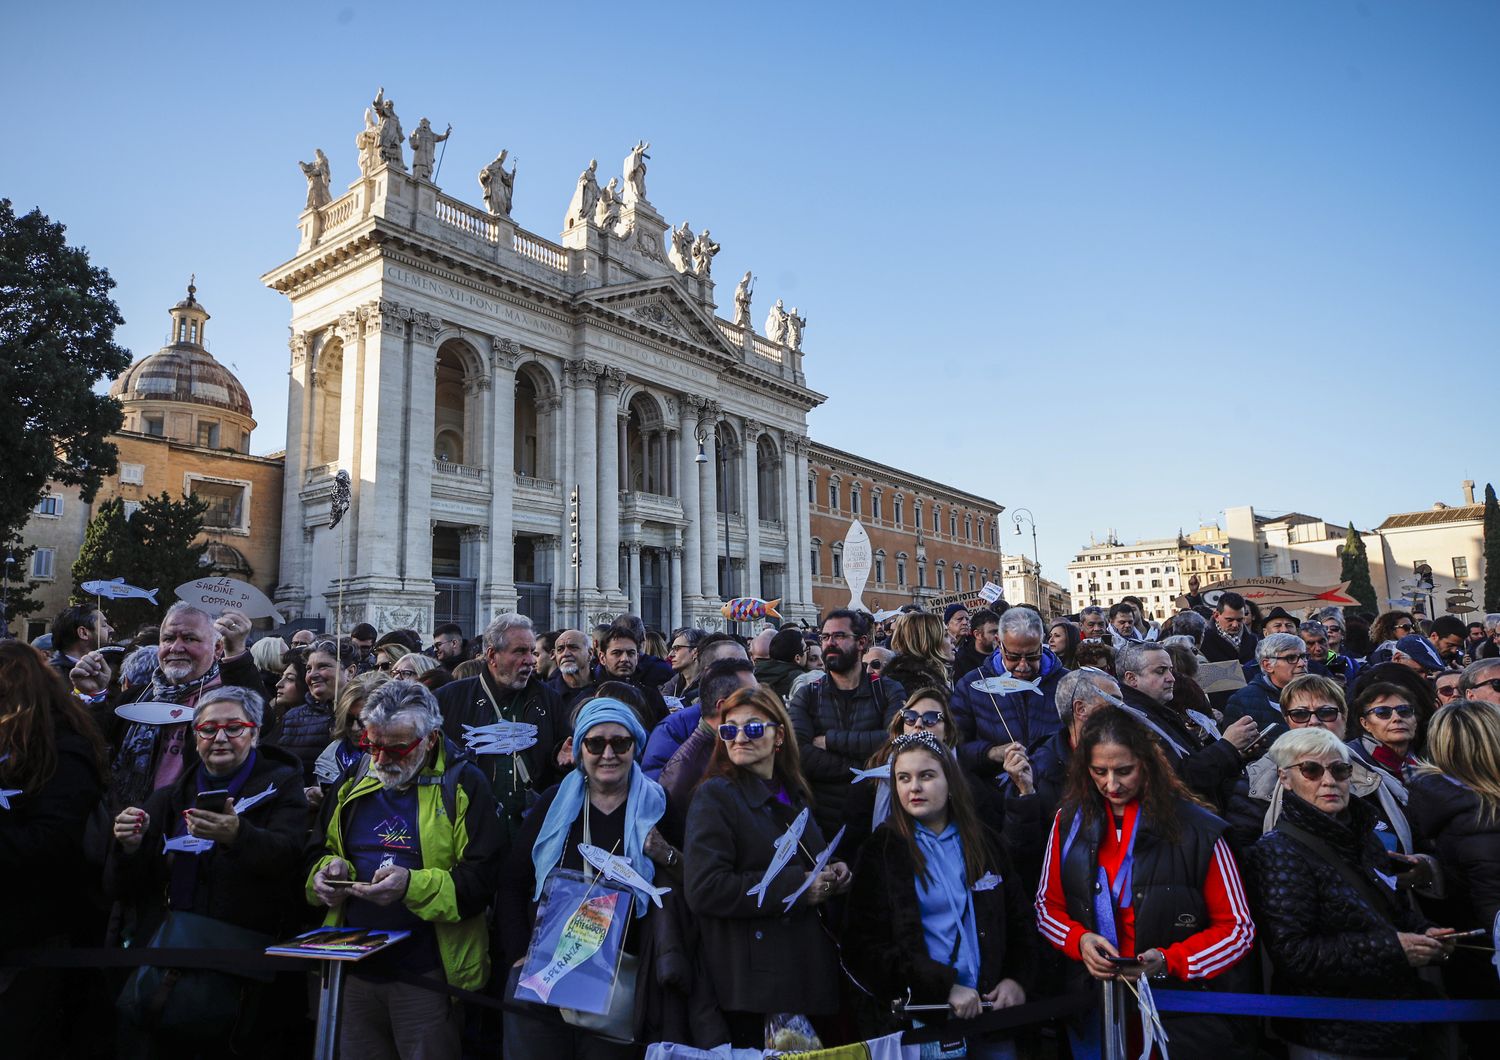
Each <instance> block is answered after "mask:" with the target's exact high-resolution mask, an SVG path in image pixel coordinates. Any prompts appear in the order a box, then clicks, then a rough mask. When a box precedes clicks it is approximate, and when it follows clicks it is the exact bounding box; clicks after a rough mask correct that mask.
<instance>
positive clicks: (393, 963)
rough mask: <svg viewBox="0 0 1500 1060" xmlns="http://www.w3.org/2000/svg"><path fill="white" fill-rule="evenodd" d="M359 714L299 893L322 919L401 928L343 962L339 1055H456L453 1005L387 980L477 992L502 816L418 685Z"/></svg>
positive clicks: (370, 703)
mask: <svg viewBox="0 0 1500 1060" xmlns="http://www.w3.org/2000/svg"><path fill="white" fill-rule="evenodd" d="M360 717H361V719H362V720H363V722H364V726H365V730H364V736H363V737H362V738H361V740H360V746H361V747H362V748H363V749H364V751H365V757H364V758H363V759H361V761H360V764H359V765H358V766H357V767H355V768H354V769H353V770H352V772H351V774H350V775H349V776H348V777H347V778H346V779H345V780H344V782H343V783H342V784H340V785H339V788H338V791H337V792H336V793H335V794H334V795H333V797H331V798H328V799H325V800H324V802H323V811H322V815H321V817H320V820H319V823H318V829H317V831H316V832H315V833H314V834H315V835H318V836H321V837H322V844H321V847H320V849H319V850H318V852H317V860H316V861H315V862H314V863H313V864H312V866H311V868H310V871H309V873H308V877H307V892H308V898H309V901H311V902H313V903H314V904H320V905H323V906H326V907H327V909H328V914H327V917H326V918H325V919H324V924H325V925H327V926H330V927H333V926H342V927H347V928H368V929H375V930H389V931H409V932H411V934H410V936H409V937H408V938H406V939H404V940H402V941H401V942H400V943H398V944H397V945H396V946H393V947H391V948H390V949H388V950H384V951H382V952H381V953H379V954H376V955H375V956H374V957H370V958H367V959H366V960H363V961H361V962H359V964H358V966H357V967H354V968H351V969H350V974H349V977H348V979H347V980H346V982H345V985H344V1008H343V1026H342V1033H341V1034H340V1038H339V1051H340V1053H341V1055H343V1056H371V1055H374V1056H387V1055H400V1056H419V1055H420V1056H430V1057H441V1058H457V1057H458V1056H459V1052H460V1050H459V1025H460V1020H459V1015H458V1014H459V1012H460V1010H459V1009H458V1008H457V1007H456V1006H454V1005H453V1004H452V1003H451V1002H450V1001H449V1000H448V998H447V997H446V996H445V995H443V994H438V993H434V992H432V991H429V990H423V989H422V988H420V987H417V986H413V985H411V984H408V983H403V982H399V981H397V980H396V979H395V976H397V975H422V976H428V977H431V978H433V979H438V980H439V981H442V982H446V983H448V985H450V986H455V987H459V988H461V989H465V990H479V989H481V988H483V986H484V985H485V980H486V974H485V973H486V970H487V966H488V960H487V954H488V951H489V928H488V925H487V923H486V921H485V909H486V907H488V906H489V904H490V902H491V901H492V899H493V897H494V894H495V889H496V887H497V886H498V884H499V877H500V865H501V860H502V844H503V836H504V826H503V825H502V824H501V822H500V820H499V818H498V817H496V815H495V800H494V797H493V796H492V795H491V793H490V782H489V778H487V777H486V776H485V775H484V774H483V773H481V772H480V771H479V769H478V768H476V767H475V766H473V765H472V764H470V763H469V762H467V761H465V760H464V759H463V758H462V757H461V755H460V752H459V750H458V748H457V747H455V746H454V744H453V743H452V742H451V741H449V740H447V739H445V738H444V736H443V715H442V713H441V711H440V709H439V708H438V703H437V700H436V699H435V698H434V697H433V695H432V693H431V692H429V691H428V690H427V688H426V687H425V686H423V685H421V684H418V683H417V682H415V681H392V682H391V683H389V684H386V685H382V686H381V687H380V688H377V689H376V690H375V691H374V692H372V693H371V694H370V698H369V699H368V700H366V702H365V709H364V711H363V712H362V713H361V715H360ZM347 881H354V882H352V883H349V882H347Z"/></svg>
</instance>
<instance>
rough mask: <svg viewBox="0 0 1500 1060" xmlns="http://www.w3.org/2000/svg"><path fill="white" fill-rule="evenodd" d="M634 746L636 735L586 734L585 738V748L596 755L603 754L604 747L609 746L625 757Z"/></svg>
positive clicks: (618, 754)
mask: <svg viewBox="0 0 1500 1060" xmlns="http://www.w3.org/2000/svg"><path fill="white" fill-rule="evenodd" d="M634 746H635V737H634V736H585V737H584V738H583V749H584V750H585V751H587V752H588V753H589V754H591V755H595V756H598V755H602V754H603V753H604V749H605V748H606V747H608V748H609V749H610V750H611V751H613V752H614V753H615V754H616V755H617V756H619V757H621V758H623V757H624V756H625V755H627V754H629V753H630V749H631V748H633V747H634Z"/></svg>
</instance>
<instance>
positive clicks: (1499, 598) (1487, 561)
mask: <svg viewBox="0 0 1500 1060" xmlns="http://www.w3.org/2000/svg"><path fill="white" fill-rule="evenodd" d="M1482 554H1483V556H1484V609H1485V610H1486V611H1488V612H1490V613H1492V614H1493V613H1495V612H1497V611H1500V502H1497V501H1496V500H1495V484H1494V483H1493V482H1492V483H1490V484H1488V485H1486V486H1485V487H1484V551H1483V553H1482Z"/></svg>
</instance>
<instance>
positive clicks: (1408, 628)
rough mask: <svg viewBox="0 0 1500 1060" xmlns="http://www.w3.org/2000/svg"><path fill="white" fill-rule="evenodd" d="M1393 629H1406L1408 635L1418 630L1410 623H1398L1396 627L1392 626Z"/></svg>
mask: <svg viewBox="0 0 1500 1060" xmlns="http://www.w3.org/2000/svg"><path fill="white" fill-rule="evenodd" d="M1391 628H1392V629H1404V630H1406V631H1407V632H1408V633H1410V632H1411V631H1412V630H1413V629H1414V628H1416V627H1414V626H1413V625H1412V624H1411V623H1410V622H1397V623H1396V624H1395V625H1394V626H1392V627H1391Z"/></svg>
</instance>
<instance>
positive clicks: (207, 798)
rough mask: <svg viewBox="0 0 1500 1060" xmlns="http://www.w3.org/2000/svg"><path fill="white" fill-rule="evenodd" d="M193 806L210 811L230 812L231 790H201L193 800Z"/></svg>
mask: <svg viewBox="0 0 1500 1060" xmlns="http://www.w3.org/2000/svg"><path fill="white" fill-rule="evenodd" d="M193 808H194V809H198V810H207V811H208V812H209V813H228V812H229V792H228V791H227V790H226V791H200V792H198V795H197V797H196V798H195V799H194V800H193Z"/></svg>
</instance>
